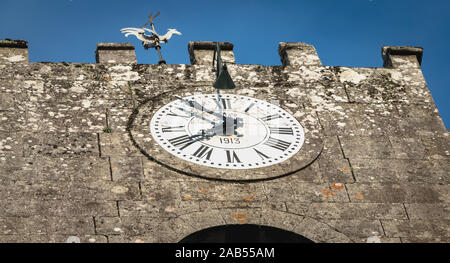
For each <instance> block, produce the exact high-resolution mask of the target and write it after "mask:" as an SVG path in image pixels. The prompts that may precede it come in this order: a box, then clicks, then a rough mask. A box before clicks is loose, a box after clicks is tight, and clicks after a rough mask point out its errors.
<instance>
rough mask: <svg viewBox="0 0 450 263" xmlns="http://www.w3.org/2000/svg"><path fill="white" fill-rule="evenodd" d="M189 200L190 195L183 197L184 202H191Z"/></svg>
mask: <svg viewBox="0 0 450 263" xmlns="http://www.w3.org/2000/svg"><path fill="white" fill-rule="evenodd" d="M191 199H192V196H190V195H186V196H185V197H183V200H184V201H188V200H191Z"/></svg>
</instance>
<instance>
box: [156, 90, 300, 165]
mask: <svg viewBox="0 0 450 263" xmlns="http://www.w3.org/2000/svg"><path fill="white" fill-rule="evenodd" d="M150 130H151V133H152V136H153V137H154V139H155V140H156V142H157V143H158V144H159V145H160V146H161V147H162V148H164V149H165V150H166V151H168V152H169V153H171V154H172V155H175V156H176V157H178V158H181V159H183V160H186V161H189V162H192V163H196V164H199V165H204V166H209V167H214V168H225V169H251V168H260V167H265V166H270V165H274V164H277V163H280V162H283V161H285V160H287V159H289V158H290V157H292V156H293V155H294V154H296V153H297V152H298V151H299V150H300V148H301V147H302V145H303V142H304V139H305V134H304V130H303V127H302V126H301V125H300V123H299V122H298V121H297V120H296V119H295V118H294V117H293V116H291V115H290V114H289V113H288V112H286V111H285V110H283V109H281V108H280V107H278V106H276V105H274V104H271V103H268V102H266V101H263V100H258V99H254V98H250V97H246V96H241V95H234V94H221V95H220V96H218V95H217V94H200V95H193V96H188V97H184V98H181V97H177V98H175V100H174V101H172V102H170V103H168V104H166V105H164V106H163V107H161V108H160V109H159V110H158V111H156V113H155V114H154V115H153V118H152V120H151V122H150Z"/></svg>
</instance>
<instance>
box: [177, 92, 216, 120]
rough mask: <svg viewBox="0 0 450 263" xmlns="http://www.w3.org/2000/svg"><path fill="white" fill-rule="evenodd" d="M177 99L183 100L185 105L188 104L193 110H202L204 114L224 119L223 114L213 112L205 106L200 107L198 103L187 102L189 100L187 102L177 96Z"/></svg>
mask: <svg viewBox="0 0 450 263" xmlns="http://www.w3.org/2000/svg"><path fill="white" fill-rule="evenodd" d="M175 98H177V99H179V100H181V101H182V102H183V103H184V104H186V105H187V106H189V107H191V108H194V109H198V110H201V111H202V112H206V113H209V114H211V115H214V116H216V117H217V118H222V117H223V116H222V114H220V113H218V112H214V111H213V110H209V109H207V108H205V107H203V105H200V104H199V103H198V102H196V101H187V100H185V99H184V98H182V97H180V96H175ZM219 106H220V105H219Z"/></svg>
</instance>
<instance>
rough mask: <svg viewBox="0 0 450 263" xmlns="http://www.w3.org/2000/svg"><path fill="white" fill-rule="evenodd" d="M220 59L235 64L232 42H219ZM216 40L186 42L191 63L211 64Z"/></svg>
mask: <svg viewBox="0 0 450 263" xmlns="http://www.w3.org/2000/svg"><path fill="white" fill-rule="evenodd" d="M219 45H220V51H221V53H220V54H221V56H222V60H223V62H225V63H228V64H235V63H236V59H235V57H234V52H233V44H232V43H230V42H219ZM215 49H216V42H208V41H191V42H189V44H188V51H189V59H190V60H191V64H192V65H209V66H212V60H213V56H214V50H215Z"/></svg>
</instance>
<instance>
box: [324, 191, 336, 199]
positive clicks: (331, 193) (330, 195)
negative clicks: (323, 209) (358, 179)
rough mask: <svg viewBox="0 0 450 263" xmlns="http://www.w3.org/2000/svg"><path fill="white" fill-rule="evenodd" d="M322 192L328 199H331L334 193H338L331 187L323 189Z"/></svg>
mask: <svg viewBox="0 0 450 263" xmlns="http://www.w3.org/2000/svg"><path fill="white" fill-rule="evenodd" d="M322 194H323V195H324V196H325V198H326V199H331V198H332V196H333V195H336V193H335V192H332V191H331V190H330V189H322Z"/></svg>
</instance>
